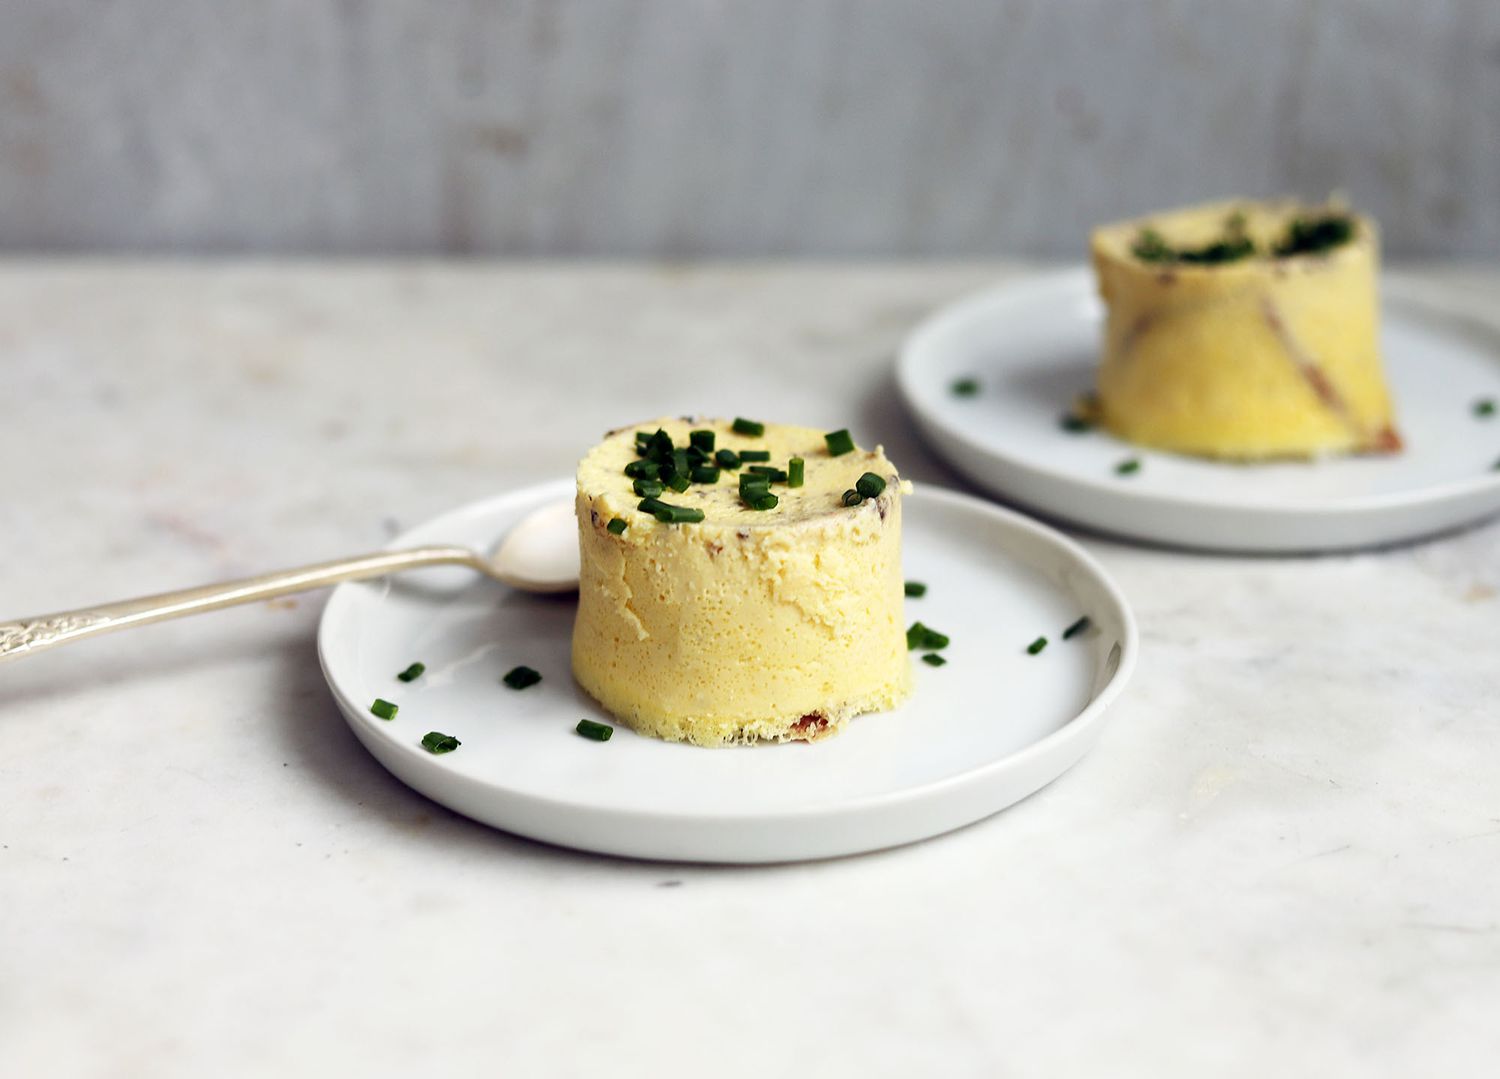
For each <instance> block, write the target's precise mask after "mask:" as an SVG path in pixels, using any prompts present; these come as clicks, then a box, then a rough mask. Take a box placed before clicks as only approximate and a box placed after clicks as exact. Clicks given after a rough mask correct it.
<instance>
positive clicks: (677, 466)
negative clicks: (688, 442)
mask: <svg viewBox="0 0 1500 1079" xmlns="http://www.w3.org/2000/svg"><path fill="white" fill-rule="evenodd" d="M692 467H693V466H692V464H691V463H690V462H689V461H688V451H687V450H673V451H672V471H673V472H675V473H676V474H677V475H679V476H686V475H687V474H688V473H689V472H691V471H692Z"/></svg>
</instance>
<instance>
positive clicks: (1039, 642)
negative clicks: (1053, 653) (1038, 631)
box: [1026, 637, 1047, 656]
mask: <svg viewBox="0 0 1500 1079" xmlns="http://www.w3.org/2000/svg"><path fill="white" fill-rule="evenodd" d="M1046 647H1047V638H1046V637H1038V638H1037V639H1036V640H1034V641H1032V642H1031V643H1030V644H1028V645H1027V646H1026V654H1027V655H1028V656H1034V655H1036V654H1037V653H1038V652H1040V651H1041V650H1042V649H1043V648H1046Z"/></svg>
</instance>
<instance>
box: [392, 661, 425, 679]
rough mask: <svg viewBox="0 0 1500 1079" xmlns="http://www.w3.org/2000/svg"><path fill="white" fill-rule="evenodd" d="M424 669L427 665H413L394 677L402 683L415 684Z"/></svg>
mask: <svg viewBox="0 0 1500 1079" xmlns="http://www.w3.org/2000/svg"><path fill="white" fill-rule="evenodd" d="M426 669H427V664H425V663H413V664H412V665H411V666H409V667H407V668H406V670H404V671H402V672H401V673H400V674H398V675H396V677H397V678H399V679H400V680H401V681H403V682H415V681H416V680H417V679H418V678H421V677H422V672H423V671H425V670H426Z"/></svg>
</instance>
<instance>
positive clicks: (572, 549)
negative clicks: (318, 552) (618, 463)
mask: <svg viewBox="0 0 1500 1079" xmlns="http://www.w3.org/2000/svg"><path fill="white" fill-rule="evenodd" d="M448 565H458V566H468V567H470V568H471V569H477V570H478V571H479V572H480V573H483V574H485V575H486V576H489V577H493V578H494V579H495V580H497V581H503V582H505V583H506V584H508V585H510V586H511V587H513V588H519V589H521V590H523V591H526V592H569V591H572V590H573V589H575V588H577V587H578V533H577V525H575V524H574V521H573V503H572V501H571V500H567V501H559V502H552V503H549V504H547V505H545V506H543V507H541V508H540V509H538V510H534V511H533V512H531V513H529V514H527V515H526V516H525V517H524V518H522V519H521V520H520V521H519V522H518V523H517V524H516V525H515V527H513V528H512V529H511V530H510V531H509V532H508V533H506V535H505V538H504V539H503V540H501V541H500V543H499V544H498V545H497V546H496V547H495V549H494V550H493V552H491V553H490V555H489V556H487V557H486V556H485V555H482V554H480V553H479V552H477V551H472V550H470V549H469V548H467V547H440V546H439V547H413V548H409V549H408V550H404V551H379V552H376V553H375V554H367V555H358V556H356V557H354V558H341V559H339V560H338V561H336V562H319V563H317V564H316V565H312V566H301V567H298V568H297V569H288V570H282V571H280V572H279V573H267V574H263V575H261V576H259V577H244V578H241V579H240V580H237V581H224V582H221V583H219V584H211V585H204V586H203V587H201V588H185V589H183V590H182V591H180V592H163V593H161V594H160V595H155V596H142V597H140V598H139V599H127V600H121V601H120V602H118V603H106V604H103V605H101V606H97V607H84V608H81V609H79V610H76V611H61V612H59V613H57V614H44V615H38V616H37V617H35V618H23V619H20V620H19V621H16V622H3V623H0V662H4V661H5V660H7V659H18V658H20V657H21V656H29V655H31V654H32V653H33V652H40V651H42V650H44V649H47V648H53V647H56V646H57V645H60V644H67V643H68V642H70V641H77V640H82V639H83V638H84V637H93V636H96V635H98V634H100V633H111V632H113V631H114V630H117V629H125V628H127V627H130V626H144V625H146V624H148V623H151V622H162V621H165V620H166V619H168V618H181V617H182V616H183V615H189V614H198V613H199V612H201V611H216V610H218V609H219V608H221V607H232V606H234V605H235V604H239V603H256V602H258V601H260V600H267V599H275V598H276V597H277V596H287V595H291V594H292V593H294V592H307V591H309V590H311V589H314V588H327V587H328V586H329V585H334V584H339V583H340V582H343V581H363V580H367V579H369V578H371V577H384V576H385V575H386V574H388V573H396V572H399V571H400V570H405V569H418V568H420V567H424V566H448Z"/></svg>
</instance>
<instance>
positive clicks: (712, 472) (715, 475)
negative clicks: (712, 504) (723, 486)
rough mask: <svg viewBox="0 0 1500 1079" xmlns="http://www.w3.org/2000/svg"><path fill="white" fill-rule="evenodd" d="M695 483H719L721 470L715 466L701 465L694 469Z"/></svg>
mask: <svg viewBox="0 0 1500 1079" xmlns="http://www.w3.org/2000/svg"><path fill="white" fill-rule="evenodd" d="M693 482H694V483H718V482H719V470H718V469H717V468H715V467H714V466H713V465H699V466H698V467H697V468H695V469H693Z"/></svg>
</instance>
